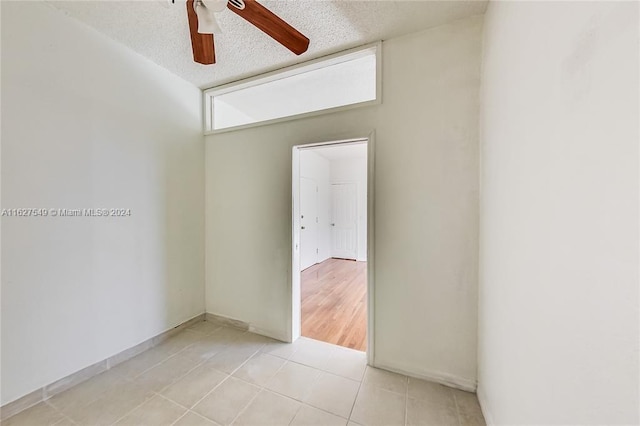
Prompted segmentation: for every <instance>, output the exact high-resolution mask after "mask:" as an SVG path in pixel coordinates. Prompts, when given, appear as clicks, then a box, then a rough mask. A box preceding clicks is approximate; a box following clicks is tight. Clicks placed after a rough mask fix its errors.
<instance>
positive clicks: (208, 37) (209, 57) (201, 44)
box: [187, 0, 216, 65]
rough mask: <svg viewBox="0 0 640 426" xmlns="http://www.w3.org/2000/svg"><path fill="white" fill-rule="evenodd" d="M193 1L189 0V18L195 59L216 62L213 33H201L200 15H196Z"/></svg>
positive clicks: (210, 62)
mask: <svg viewBox="0 0 640 426" xmlns="http://www.w3.org/2000/svg"><path fill="white" fill-rule="evenodd" d="M193 1H194V0H187V18H188V19H189V32H190V33H191V48H192V50H193V60H194V61H196V62H198V63H200V64H204V65H211V64H215V63H216V50H215V47H214V44H213V34H200V33H199V32H198V15H196V11H195V9H194V8H193Z"/></svg>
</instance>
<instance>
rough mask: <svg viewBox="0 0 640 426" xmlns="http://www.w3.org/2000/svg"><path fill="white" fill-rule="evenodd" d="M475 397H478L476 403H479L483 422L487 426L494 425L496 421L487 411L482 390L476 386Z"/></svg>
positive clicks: (487, 407) (487, 404) (487, 405)
mask: <svg viewBox="0 0 640 426" xmlns="http://www.w3.org/2000/svg"><path fill="white" fill-rule="evenodd" d="M476 396H477V397H478V403H480V409H481V410H482V415H483V416H484V421H485V423H486V424H487V426H491V425H495V424H496V421H495V418H494V417H493V414H492V413H491V410H490V409H489V403H488V402H487V399H486V398H485V394H484V388H483V387H482V386H480V385H478V390H477V392H476Z"/></svg>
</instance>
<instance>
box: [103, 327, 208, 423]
mask: <svg viewBox="0 0 640 426" xmlns="http://www.w3.org/2000/svg"><path fill="white" fill-rule="evenodd" d="M186 330H189V329H188V328H187V329H185V330H184V331H186ZM191 331H192V332H194V333H196V334H202V335H203V336H206V334H205V333H201V332H198V331H193V330H191ZM194 344H195V342H192V343H190V344H188V345H187V346H185V347H184V348H182V349H180V350H179V351H177V352H175V353H174V354H172V355H170V356H169V357H167V358H166V359H164V360H163V361H160V362H159V363H157V364H155V365H153V367H151V368H148V369H147V370H144V371H143V372H142V373H140V374H138V375H136V376H134V377H133V379H137V378H138V377H140V376H141V375H143V374H144V373H146V372H147V371H149V370H151V369H152V368H155V367H157V366H158V365H160V364H162V363H164V362H166V361H168V360H169V359H171V358H173V357H175V356H176V355H178V354H179V353H180V352H182V351H184V350H186V349H187V348H189V347H190V346H191V345H194ZM212 356H213V355H212ZM207 360H208V358H207ZM207 360H203V361H201V362H200V363H198V364H196V365H195V366H194V367H193V368H191V369H189V370H187V372H186V373H184V374H182V375H181V376H178V377H177V378H176V379H175V380H172V381H171V383H169V384H168V385H166V386H164V387H162V388H160V389H159V390H158V391H155V390H152V391H151V394H152V395H153V396H161V397H162V395H160V392H162V391H164V390H165V389H167V388H168V387H169V386H172V385H173V384H175V383H177V382H178V381H180V380H182V379H183V378H184V377H186V376H187V375H188V374H189V373H191V372H192V371H193V370H195V369H196V368H198V367H200V366H201V365H204V363H205V362H206V361H207ZM130 382H131V383H135V380H130ZM153 396H151V397H149V398H146V397H145V399H144V401H142V402H141V403H140V404H138V405H136V406H135V407H134V408H133V409H131V410H129V411H127V412H126V413H125V414H124V415H123V416H121V417H119V418H118V419H116V421H115V422H113V423H111V424H112V425H115V424H116V423H118V422H119V421H120V420H122V419H124V418H125V417H127V416H128V415H129V414H131V413H132V412H133V411H135V410H137V409H138V408H140V407H141V406H143V405H144V404H146V403H147V402H149V401H150V400H151V399H153ZM163 398H164V397H163ZM164 399H167V398H164ZM96 401H97V400H96ZM171 402H173V403H174V404H177V402H175V401H171ZM178 405H181V404H178Z"/></svg>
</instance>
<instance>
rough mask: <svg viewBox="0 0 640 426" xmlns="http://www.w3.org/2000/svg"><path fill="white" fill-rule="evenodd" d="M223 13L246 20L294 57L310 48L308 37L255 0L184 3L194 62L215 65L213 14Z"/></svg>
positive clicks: (217, 0)
mask: <svg viewBox="0 0 640 426" xmlns="http://www.w3.org/2000/svg"><path fill="white" fill-rule="evenodd" d="M225 9H230V10H231V11H233V12H235V13H236V14H237V15H239V16H240V17H242V18H244V19H246V20H247V21H249V22H250V23H251V24H253V25H255V26H256V27H257V28H258V29H260V30H262V31H263V32H265V33H266V34H267V35H269V36H270V37H272V38H273V39H274V40H275V41H277V42H278V43H280V44H281V45H283V46H284V47H286V48H287V49H289V50H290V51H292V52H293V53H295V54H296V55H301V54H302V53H304V52H306V51H307V48H308V47H309V39H308V38H307V37H305V36H304V35H303V34H302V33H301V32H299V31H298V30H296V29H295V28H293V27H292V26H291V25H289V24H288V23H286V22H285V21H284V20H282V19H281V18H280V17H278V16H277V15H276V14H275V13H273V12H271V11H270V10H269V9H267V8H266V7H264V6H263V5H261V4H260V3H258V2H257V1H256V0H187V17H188V19H189V32H190V33H191V47H192V49H193V60H194V61H196V62H198V63H200V64H204V65H211V64H215V62H216V52H215V46H214V41H213V36H214V34H215V33H219V32H220V27H219V25H218V22H217V20H216V14H217V13H221V12H223V11H224V10H225Z"/></svg>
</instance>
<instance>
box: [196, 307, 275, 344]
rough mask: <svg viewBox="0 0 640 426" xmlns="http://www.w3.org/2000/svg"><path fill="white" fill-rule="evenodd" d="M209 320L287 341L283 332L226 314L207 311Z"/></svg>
mask: <svg viewBox="0 0 640 426" xmlns="http://www.w3.org/2000/svg"><path fill="white" fill-rule="evenodd" d="M205 315H206V318H207V321H210V322H215V323H218V324H222V325H226V326H230V327H235V328H239V329H241V330H248V331H250V332H251V333H255V334H259V335H261V336H265V337H270V338H272V339H276V340H280V341H282V342H286V341H287V337H286V336H285V335H283V334H282V333H278V332H276V331H273V330H266V329H264V328H260V327H256V326H254V325H253V324H250V323H248V322H245V321H241V320H238V319H235V318H230V317H227V316H225V315H220V314H213V313H211V312H207V313H206V314H205Z"/></svg>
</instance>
